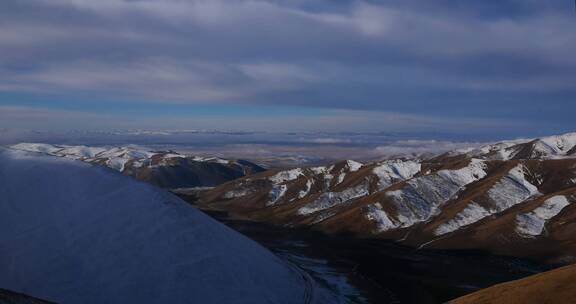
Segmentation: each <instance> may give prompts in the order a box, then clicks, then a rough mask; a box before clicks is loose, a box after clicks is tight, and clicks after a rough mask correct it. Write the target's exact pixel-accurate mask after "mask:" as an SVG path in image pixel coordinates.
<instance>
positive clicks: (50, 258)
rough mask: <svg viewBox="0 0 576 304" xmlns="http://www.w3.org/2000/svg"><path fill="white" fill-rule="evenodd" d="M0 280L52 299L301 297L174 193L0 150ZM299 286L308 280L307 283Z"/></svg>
mask: <svg viewBox="0 0 576 304" xmlns="http://www.w3.org/2000/svg"><path fill="white" fill-rule="evenodd" d="M0 180H1V182H0V269H2V271H0V286H1V287H2V288H7V289H10V290H13V291H17V292H25V293H27V294H29V295H32V296H36V297H39V298H43V299H46V300H50V301H54V302H58V303H64V304H66V303H86V304H91V303H246V304H249V303H250V304H251V303H303V302H304V298H305V297H306V296H305V294H310V286H309V284H304V280H303V279H302V274H301V273H299V272H298V271H297V270H295V269H293V268H292V267H289V266H288V265H287V264H285V263H284V262H282V261H281V260H280V259H278V258H277V257H276V256H275V255H273V254H272V253H270V252H268V251H267V250H266V249H264V248H262V247H260V246H259V245H258V244H256V243H255V242H253V241H251V240H249V239H247V238H245V237H243V236H241V235H240V234H238V233H236V232H234V231H232V230H231V229H229V228H227V227H225V226H224V225H221V224H219V223H218V222H216V221H214V220H212V219H211V218H209V217H207V216H205V215H204V214H203V213H201V212H199V211H197V210H196V209H195V208H193V207H191V206H190V205H189V204H187V203H185V202H183V201H181V200H180V199H178V198H177V197H175V196H174V195H172V194H169V193H167V192H164V191H162V190H160V189H157V188H154V187H152V186H149V185H147V184H144V183H141V182H137V181H134V180H132V179H131V178H129V177H125V176H122V175H121V174H117V173H114V172H112V171H109V170H105V169H103V168H99V167H93V166H90V165H88V164H85V163H83V162H75V161H71V160H68V159H65V158H58V157H51V156H46V155H41V154H37V153H29V152H22V151H14V150H7V149H1V148H0ZM306 286H308V287H306Z"/></svg>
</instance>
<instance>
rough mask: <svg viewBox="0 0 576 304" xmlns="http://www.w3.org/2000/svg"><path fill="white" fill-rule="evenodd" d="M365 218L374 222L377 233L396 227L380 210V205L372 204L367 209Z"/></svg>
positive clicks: (384, 212) (386, 214)
mask: <svg viewBox="0 0 576 304" xmlns="http://www.w3.org/2000/svg"><path fill="white" fill-rule="evenodd" d="M366 218H367V219H368V220H370V221H373V222H376V226H377V229H378V232H383V231H387V230H390V229H394V228H396V227H397V225H396V224H395V223H394V222H393V221H392V220H391V219H390V217H389V216H388V213H386V211H384V210H382V204H380V203H374V204H370V205H368V207H367V212H366Z"/></svg>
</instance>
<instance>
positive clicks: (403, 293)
mask: <svg viewBox="0 0 576 304" xmlns="http://www.w3.org/2000/svg"><path fill="white" fill-rule="evenodd" d="M205 212H206V213H208V214H209V215H211V216H212V217H214V218H215V219H217V220H219V221H221V222H223V223H224V224H226V225H228V226H229V227H231V228H233V229H235V230H237V231H239V232H240V233H242V234H244V235H246V236H248V237H250V238H251V239H253V240H255V241H257V242H258V243H260V244H261V245H263V246H264V247H266V248H268V249H270V250H271V251H273V252H274V253H275V254H276V255H278V256H280V257H281V258H283V259H284V260H287V261H288V262H290V263H292V264H294V265H296V266H297V267H299V268H301V269H302V270H304V271H306V272H307V273H309V274H310V275H311V276H312V277H314V278H315V279H316V280H317V281H319V282H320V283H322V284H324V285H325V287H326V288H328V289H331V291H333V292H334V293H336V294H339V295H342V296H343V299H346V300H347V301H348V302H350V303H419V304H420V303H423V304H426V303H444V302H446V301H449V300H452V299H455V298H457V297H460V296H463V295H466V294H470V293H472V292H475V291H477V290H480V289H483V288H486V287H489V286H492V285H494V284H498V283H501V282H506V281H510V280H515V279H519V278H523V277H527V276H530V275H533V274H535V273H539V272H541V271H544V270H547V267H549V266H544V265H542V264H537V263H534V262H531V261H528V260H523V259H517V258H510V257H502V256H495V255H491V254H488V253H483V252H478V251H440V250H415V249H413V248H409V247H405V246H401V245H398V244H396V243H393V242H388V241H381V240H367V239H357V238H353V237H346V236H328V235H324V234H321V233H317V232H312V231H309V230H302V229H300V230H299V229H292V228H290V229H289V228H281V227H275V226H271V225H268V224H265V223H258V222H253V221H246V220H239V219H233V218H231V217H229V216H228V215H227V213H226V212H219V211H209V210H205Z"/></svg>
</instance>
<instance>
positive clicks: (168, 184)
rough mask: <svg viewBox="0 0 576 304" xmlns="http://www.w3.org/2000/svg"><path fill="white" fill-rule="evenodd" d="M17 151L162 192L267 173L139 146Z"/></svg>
mask: <svg viewBox="0 0 576 304" xmlns="http://www.w3.org/2000/svg"><path fill="white" fill-rule="evenodd" d="M10 148H11V149H13V150H22V151H28V152H39V153H44V154H48V155H53V156H60V157H65V158H70V159H75V160H81V161H85V162H88V163H91V164H96V165H102V166H105V167H108V168H111V169H113V170H116V171H119V172H121V173H123V174H124V175H128V176H132V177H134V178H136V179H138V180H141V181H145V182H148V183H151V184H153V185H156V186H159V187H162V188H169V189H175V188H197V187H212V186H216V185H219V184H222V183H224V182H227V181H230V180H233V179H236V178H239V177H242V176H245V175H247V174H252V173H256V172H262V171H264V168H262V167H260V166H258V165H256V164H254V163H251V162H249V161H245V160H228V159H222V158H218V157H201V156H194V155H187V154H181V153H177V152H174V151H151V150H149V149H145V148H141V147H138V146H113V147H93V146H70V145H52V144H40V143H21V144H16V145H12V146H10Z"/></svg>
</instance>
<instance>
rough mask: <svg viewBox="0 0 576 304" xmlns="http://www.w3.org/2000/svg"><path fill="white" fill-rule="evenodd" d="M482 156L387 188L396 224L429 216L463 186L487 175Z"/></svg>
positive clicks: (421, 219) (406, 225) (402, 224)
mask: <svg viewBox="0 0 576 304" xmlns="http://www.w3.org/2000/svg"><path fill="white" fill-rule="evenodd" d="M484 170H485V164H484V162H483V161H482V160H478V159H472V160H471V161H470V163H469V164H468V166H466V167H463V168H461V169H456V170H440V171H438V172H436V173H434V174H430V175H425V176H420V177H416V178H413V179H411V180H409V181H408V182H407V185H406V186H404V188H402V189H400V190H396V191H388V192H386V196H388V197H389V198H390V199H391V200H392V202H393V204H394V205H393V206H394V208H395V209H396V213H397V214H396V215H395V219H394V223H395V226H394V227H393V228H399V227H410V226H412V225H414V224H416V223H420V222H424V221H427V220H429V219H430V218H431V217H432V216H433V215H435V214H436V213H437V212H438V210H439V207H440V206H442V205H443V204H444V203H446V202H447V201H449V200H450V199H452V198H454V196H455V195H457V194H458V193H459V192H460V191H462V190H463V189H464V187H465V186H466V185H468V184H470V183H473V182H475V181H477V180H480V179H482V178H484V177H485V176H486V171H484Z"/></svg>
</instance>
